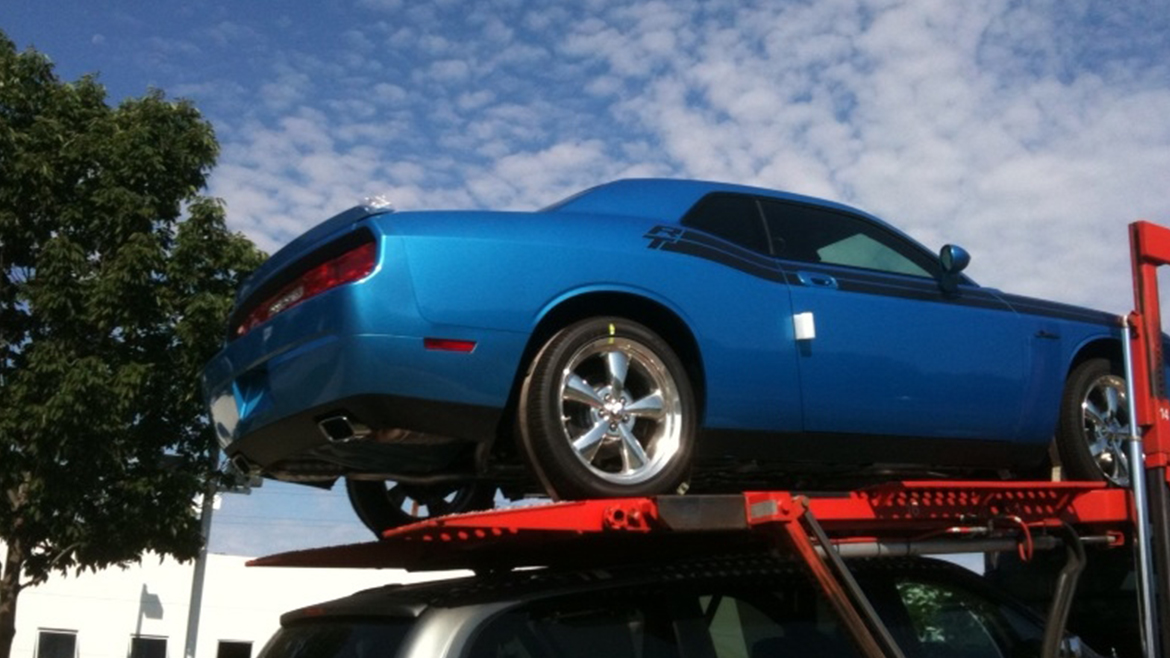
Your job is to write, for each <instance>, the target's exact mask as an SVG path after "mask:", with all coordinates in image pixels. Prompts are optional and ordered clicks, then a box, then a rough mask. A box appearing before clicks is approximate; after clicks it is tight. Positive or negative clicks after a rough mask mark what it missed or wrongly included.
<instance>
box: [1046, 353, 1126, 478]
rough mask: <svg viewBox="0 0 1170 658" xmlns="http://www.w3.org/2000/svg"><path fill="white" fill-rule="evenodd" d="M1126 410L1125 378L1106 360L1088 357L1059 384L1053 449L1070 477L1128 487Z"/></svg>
mask: <svg viewBox="0 0 1170 658" xmlns="http://www.w3.org/2000/svg"><path fill="white" fill-rule="evenodd" d="M1129 423H1130V419H1129V406H1128V402H1127V399H1126V386H1125V378H1124V377H1122V376H1121V375H1120V374H1118V368H1117V366H1116V365H1114V364H1113V363H1111V362H1110V361H1109V360H1107V359H1089V360H1087V361H1085V362H1083V363H1081V364H1080V365H1078V366H1077V367H1076V368H1074V369H1073V371H1072V373H1071V374H1070V375H1069V377H1068V382H1067V383H1066V385H1065V391H1064V400H1063V402H1062V406H1061V417H1060V428H1059V430H1058V434H1057V439H1056V446H1057V450H1058V452H1059V454H1060V460H1061V464H1062V465H1063V467H1064V470H1065V471H1066V474H1067V475H1068V477H1069V478H1071V479H1084V480H1105V481H1107V482H1109V483H1111V484H1113V485H1117V486H1128V485H1129V480H1130V477H1131V475H1132V468H1131V465H1130V463H1129V456H1128V454H1127V452H1126V441H1127V440H1128V438H1129V433H1130V428H1129Z"/></svg>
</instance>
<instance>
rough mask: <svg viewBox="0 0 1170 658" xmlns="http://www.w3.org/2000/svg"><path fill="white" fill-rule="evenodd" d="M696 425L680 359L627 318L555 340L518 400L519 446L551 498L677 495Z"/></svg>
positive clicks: (593, 322)
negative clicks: (671, 493)
mask: <svg viewBox="0 0 1170 658" xmlns="http://www.w3.org/2000/svg"><path fill="white" fill-rule="evenodd" d="M695 419H696V413H695V402H694V394H693V392H692V389H691V384H690V380H689V379H688V377H687V373H686V369H685V368H684V367H683V364H682V362H681V361H680V360H679V358H678V356H677V355H675V353H674V351H673V350H672V349H671V348H670V345H668V344H667V343H666V341H664V340H663V339H662V338H660V337H659V336H658V335H657V334H655V333H654V332H653V331H651V330H650V329H647V328H646V327H644V326H642V325H640V324H638V323H636V322H632V321H630V320H625V319H623V318H591V319H588V320H584V321H581V322H578V323H576V324H574V325H571V326H569V327H567V328H565V329H563V330H561V331H560V332H559V333H557V334H556V335H555V336H553V338H552V339H551V340H549V341H548V343H546V344H545V345H544V347H543V349H541V351H540V353H539V354H538V355H537V356H536V359H535V361H534V362H533V364H532V367H531V370H530V371H529V373H528V376H527V377H526V378H525V380H524V385H523V388H522V390H521V396H520V409H519V421H520V422H519V425H520V441H521V443H522V445H523V447H524V450H525V452H526V454H527V456H528V458H529V462H530V463H531V465H532V466H533V469H534V470H535V471H536V474H537V475H538V476H539V477H540V480H541V482H542V483H543V485H544V487H545V489H546V490H547V491H548V493H549V495H551V496H553V497H554V498H612V497H621V496H645V495H654V494H661V493H668V492H673V491H675V490H677V489H678V488H679V486H680V485H681V484H682V483H683V481H684V480H685V478H686V476H687V474H688V472H689V469H690V460H691V451H692V446H693V443H694V435H695V424H696V420H695Z"/></svg>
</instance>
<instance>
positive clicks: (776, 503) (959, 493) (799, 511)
mask: <svg viewBox="0 0 1170 658" xmlns="http://www.w3.org/2000/svg"><path fill="white" fill-rule="evenodd" d="M1131 500H1132V499H1131V497H1130V496H1129V492H1128V491H1126V490H1123V489H1109V488H1106V487H1105V485H1104V484H1102V483H1096V482H957V481H922V482H889V483H885V484H881V485H877V486H874V487H868V488H865V489H860V490H857V491H850V492H842V493H818V494H807V495H801V494H796V493H792V492H786V491H763V492H749V493H744V494H735V495H693V496H657V497H648V498H619V499H607V500H583V501H573V502H562V503H550V504H544V505H535V506H530V507H514V508H506V509H497V510H491V511H486V512H476V513H470V514H458V515H451V516H446V517H439V518H435V519H428V520H425V521H420V522H418V523H415V524H412V525H409V526H404V527H401V528H394V529H391V530H388V531H386V533H385V534H384V536H383V538H382V539H381V540H379V541H373V542H369V543H364V544H352V545H348V546H336V547H330V548H321V549H309V550H305V551H296V552H292V553H284V554H281V555H275V556H270V557H265V558H259V559H257V560H253V561H252V562H250V563H249V564H250V565H252V566H282V567H347V568H404V569H410V570H442V569H473V570H476V571H481V572H482V571H493V570H506V569H513V568H518V567H529V566H604V565H605V564H607V563H614V562H618V561H623V560H625V561H628V560H629V559H631V558H632V557H637V556H641V557H649V556H654V557H656V558H659V559H672V558H675V557H688V556H695V555H707V554H712V553H720V552H729V551H730V552H735V551H741V550H770V551H773V552H775V553H778V554H782V555H784V556H791V557H794V558H795V559H797V560H798V561H800V562H803V563H804V565H805V566H806V567H807V570H808V572H809V573H810V575H811V576H812V577H813V579H814V581H815V582H816V583H817V585H818V587H819V589H820V590H821V592H822V593H823V594H824V595H825V597H826V599H827V600H828V601H830V602H831V604H832V605H833V607H834V609H835V610H836V611H837V613H838V616H839V617H840V618H841V620H842V622H843V624H844V627H845V628H846V629H847V630H848V632H849V634H850V636H851V637H852V638H853V640H854V642H855V644H856V645H857V646H858V648H859V649H861V650H862V652H863V654H864V655H866V656H870V657H875V658H876V657H880V656H887V657H891V658H899V657H901V656H902V655H903V654H902V652H901V650H900V649H899V648H898V646H897V644H896V642H895V641H894V639H893V637H892V636H891V635H890V633H889V632H888V630H887V629H886V628H885V626H884V624H883V623H882V622H881V620H880V619H879V618H878V616H877V614H876V613H875V611H874V609H873V608H872V606H870V604H869V602H868V601H867V599H866V597H865V595H864V593H862V591H861V589H860V588H859V587H858V586H857V584H856V583H855V582H854V581H853V578H852V576H851V574H850V572H849V569H848V567H847V565H846V564H845V563H844V562H843V561H842V557H865V556H874V557H877V556H899V555H938V554H948V553H984V552H993V551H1019V552H1020V553H1021V555H1022V556H1024V557H1030V556H1031V554H1032V552H1033V551H1035V550H1045V549H1053V548H1057V547H1059V546H1064V547H1065V550H1066V552H1067V555H1068V560H1067V563H1066V566H1065V569H1064V571H1063V573H1062V575H1061V578H1060V579H1059V582H1058V586H1057V588H1056V591H1055V592H1054V594H1053V597H1052V598H1053V600H1052V603H1051V606H1050V609H1049V621H1048V625H1047V627H1046V634H1045V640H1044V648H1043V653H1042V655H1044V656H1052V657H1055V656H1057V655H1059V653H1060V651H1061V649H1062V647H1063V645H1064V636H1065V634H1064V627H1065V621H1066V619H1067V613H1068V609H1069V604H1070V602H1071V600H1072V596H1073V593H1074V591H1075V587H1076V579H1077V576H1078V575H1079V573H1080V571H1081V569H1082V568H1083V566H1084V553H1083V546H1084V545H1085V544H1097V545H1101V546H1106V547H1113V546H1119V545H1122V544H1124V543H1125V539H1124V538H1125V536H1126V532H1127V530H1128V528H1129V520H1130V518H1131V517H1132V509H1131Z"/></svg>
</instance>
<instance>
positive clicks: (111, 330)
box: [0, 33, 261, 658]
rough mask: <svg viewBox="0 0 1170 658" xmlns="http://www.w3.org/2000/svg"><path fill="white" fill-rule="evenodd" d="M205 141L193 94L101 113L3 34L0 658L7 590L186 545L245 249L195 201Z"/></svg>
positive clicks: (93, 95)
mask: <svg viewBox="0 0 1170 658" xmlns="http://www.w3.org/2000/svg"><path fill="white" fill-rule="evenodd" d="M217 150H218V146H217V143H216V141H215V136H214V133H213V131H212V128H211V125H210V124H209V123H208V122H207V121H205V120H204V119H203V118H202V117H201V116H200V114H199V112H198V111H197V110H196V109H195V107H193V106H192V105H191V104H190V103H188V102H185V101H178V102H175V101H170V100H168V99H166V98H165V97H164V95H163V94H162V93H161V92H158V91H152V92H150V93H148V94H146V95H145V96H143V97H142V98H135V99H130V100H126V101H123V102H122V103H120V104H118V105H117V106H116V107H112V106H110V105H109V104H107V102H106V95H105V90H104V88H103V87H102V86H101V85H100V84H99V83H98V82H97V81H96V79H94V78H93V77H88V76H87V77H83V78H81V79H79V80H77V81H76V82H72V83H69V82H62V81H60V80H59V79H58V78H57V77H56V75H55V73H54V70H53V66H52V63H51V62H50V61H49V60H48V59H47V58H46V57H44V56H43V55H41V54H39V53H37V52H35V51H32V50H28V51H24V52H18V51H17V50H16V48H15V46H14V44H13V43H12V42H11V41H10V40H9V39H8V38H7V37H6V36H5V35H4V34H3V33H0V538H2V539H3V540H4V542H5V543H6V544H7V546H8V555H7V560H6V564H5V565H4V569H3V577H2V578H0V658H4V656H7V654H8V650H7V647H8V646H10V643H11V636H10V635H9V636H8V637H7V638H5V637H4V635H6V634H8V633H10V632H11V629H5V628H4V626H5V625H6V622H11V621H12V619H11V618H8V619H7V620H6V619H5V613H6V612H7V613H11V614H14V612H15V600H16V596H17V594H18V593H19V591H20V588H21V587H23V586H27V585H28V584H30V583H36V582H40V581H43V580H44V579H46V578H48V577H49V575H50V574H51V573H52V572H54V571H69V570H80V569H86V568H90V569H97V568H102V567H106V566H110V565H122V564H126V563H128V562H132V561H135V560H137V559H138V558H139V556H140V555H141V554H142V553H143V552H144V551H154V552H157V553H160V554H167V555H173V556H177V557H179V558H190V557H192V556H194V555H195V554H196V553H197V551H198V548H199V545H200V541H201V539H200V536H199V528H198V521H197V519H196V513H195V511H194V510H193V508H192V498H193V496H194V495H195V494H196V493H197V492H199V491H201V490H202V488H203V486H204V482H205V478H206V477H209V476H210V475H211V474H210V473H209V472H208V471H209V470H210V469H208V468H207V467H206V466H207V464H208V459H207V457H208V454H209V450H210V448H211V446H212V445H213V443H214V437H213V434H212V433H211V431H210V429H209V428H208V426H207V424H206V419H205V417H204V407H203V402H202V399H201V396H200V392H199V386H198V381H199V379H198V375H199V371H200V368H201V366H202V364H203V363H204V362H205V361H206V360H207V359H208V358H209V357H210V356H211V355H212V354H213V353H214V352H215V350H216V349H217V347H218V345H219V342H220V340H221V338H222V332H223V321H224V318H225V317H226V315H227V312H228V309H229V306H230V304H231V299H232V295H233V293H234V291H235V290H236V288H237V287H238V285H239V283H240V280H241V278H242V277H243V276H244V275H245V274H246V273H247V272H249V271H250V270H251V269H253V268H254V267H255V266H256V265H257V264H258V263H259V260H260V257H261V254H260V253H259V252H258V251H257V250H256V249H255V247H254V246H253V245H252V244H251V242H250V241H248V240H247V239H246V238H244V237H243V236H241V235H238V234H233V233H231V232H229V231H228V230H227V229H226V227H225V224H224V210H223V207H222V205H221V204H220V203H219V202H217V201H215V200H212V199H209V198H206V197H204V196H201V190H203V189H204V185H205V182H206V177H207V175H208V173H209V172H210V169H211V167H212V165H213V164H214V161H215V157H216V155H217Z"/></svg>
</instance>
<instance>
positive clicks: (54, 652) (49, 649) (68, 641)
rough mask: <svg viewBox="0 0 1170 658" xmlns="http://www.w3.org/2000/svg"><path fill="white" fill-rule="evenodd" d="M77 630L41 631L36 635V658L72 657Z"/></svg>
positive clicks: (74, 651) (75, 644) (75, 650)
mask: <svg viewBox="0 0 1170 658" xmlns="http://www.w3.org/2000/svg"><path fill="white" fill-rule="evenodd" d="M75 656H77V631H41V632H40V634H39V635H38V636H37V656H36V658H74V657H75Z"/></svg>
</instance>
